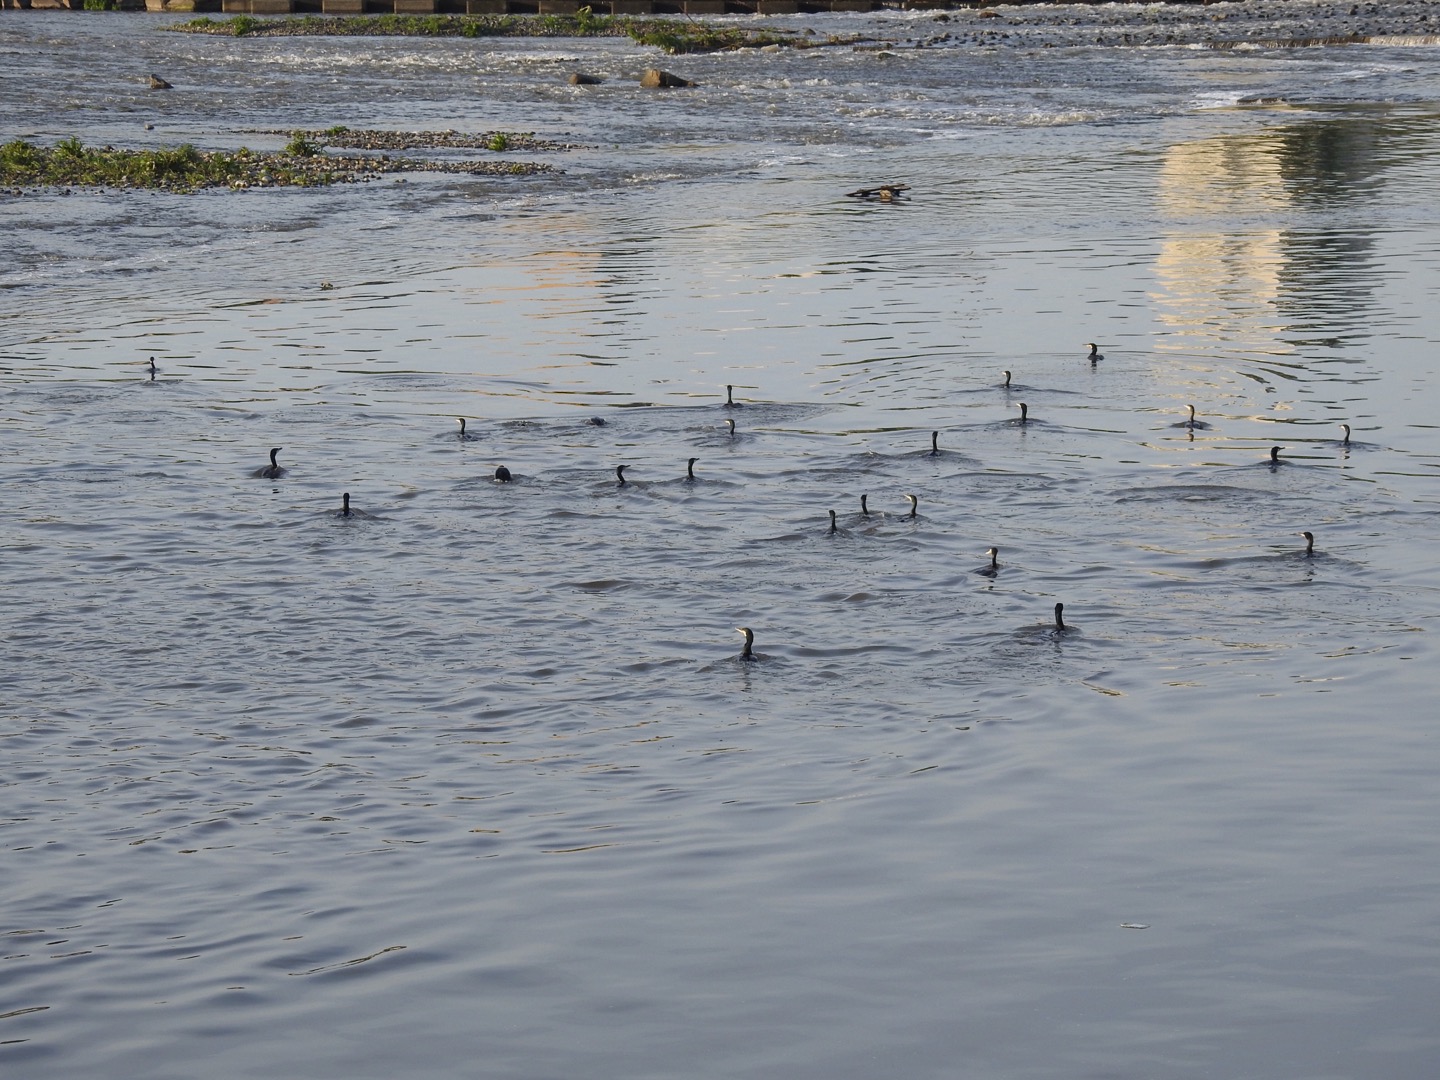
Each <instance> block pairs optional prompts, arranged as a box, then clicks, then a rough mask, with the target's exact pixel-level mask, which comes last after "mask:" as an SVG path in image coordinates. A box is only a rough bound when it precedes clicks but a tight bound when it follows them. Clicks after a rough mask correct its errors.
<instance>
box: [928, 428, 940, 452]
mask: <svg viewBox="0 0 1440 1080" xmlns="http://www.w3.org/2000/svg"><path fill="white" fill-rule="evenodd" d="M939 453H940V433H939V432H938V431H932V432H930V456H931V457H935V456H936V455H937V454H939Z"/></svg>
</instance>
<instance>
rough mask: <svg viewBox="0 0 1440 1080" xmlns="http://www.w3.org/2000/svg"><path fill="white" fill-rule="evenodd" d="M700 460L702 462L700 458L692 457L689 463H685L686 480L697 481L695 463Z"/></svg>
mask: <svg viewBox="0 0 1440 1080" xmlns="http://www.w3.org/2000/svg"><path fill="white" fill-rule="evenodd" d="M699 460H700V459H699V458H698V457H692V458H691V459H690V460H689V461H687V462H686V463H685V479H686V480H694V479H695V462H697V461H699Z"/></svg>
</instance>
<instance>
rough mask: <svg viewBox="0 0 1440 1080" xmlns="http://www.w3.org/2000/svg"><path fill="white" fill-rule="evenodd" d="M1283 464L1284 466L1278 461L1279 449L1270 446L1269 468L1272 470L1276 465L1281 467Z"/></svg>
mask: <svg viewBox="0 0 1440 1080" xmlns="http://www.w3.org/2000/svg"><path fill="white" fill-rule="evenodd" d="M1283 464H1285V463H1284V462H1283V461H1281V460H1280V447H1278V446H1272V447H1270V467H1271V468H1272V469H1273V468H1274V467H1275V466H1276V465H1283Z"/></svg>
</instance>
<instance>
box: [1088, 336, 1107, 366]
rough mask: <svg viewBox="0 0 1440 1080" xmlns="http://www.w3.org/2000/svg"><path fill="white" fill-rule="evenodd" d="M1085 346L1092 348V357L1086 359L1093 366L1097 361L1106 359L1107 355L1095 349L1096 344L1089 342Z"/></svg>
mask: <svg viewBox="0 0 1440 1080" xmlns="http://www.w3.org/2000/svg"><path fill="white" fill-rule="evenodd" d="M1085 344H1086V345H1088V346H1090V355H1089V356H1087V357H1085V359H1086V360H1089V361H1090V363H1092V364H1093V363H1095V361H1096V360H1104V359H1105V354H1104V353H1102V352H1101V351H1100V350H1099V349H1098V348H1096V347H1095V343H1094V342H1093V341H1087V342H1086V343H1085Z"/></svg>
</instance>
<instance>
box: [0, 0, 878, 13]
mask: <svg viewBox="0 0 1440 1080" xmlns="http://www.w3.org/2000/svg"><path fill="white" fill-rule="evenodd" d="M141 2H142V0H121V3H120V7H121V8H122V9H138V8H139V7H140V6H141ZM890 3H891V5H892V6H893V0H890ZM143 4H144V7H145V10H147V11H195V12H200V13H208V12H214V11H219V12H224V13H225V14H227V15H297V14H299V15H389V14H395V15H574V14H575V13H576V12H578V11H579V10H580V9H581V8H582V7H588V8H589V9H590V10H591V11H592V12H594V13H595V14H596V15H797V14H801V13H808V12H826V11H874V10H875V9H876V8H879V7H884V6H887V5H886V2H885V0H588V2H587V0H143ZM84 6H85V0H0V7H7V8H34V9H37V10H38V9H41V8H71V9H78V8H83V7H84Z"/></svg>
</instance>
